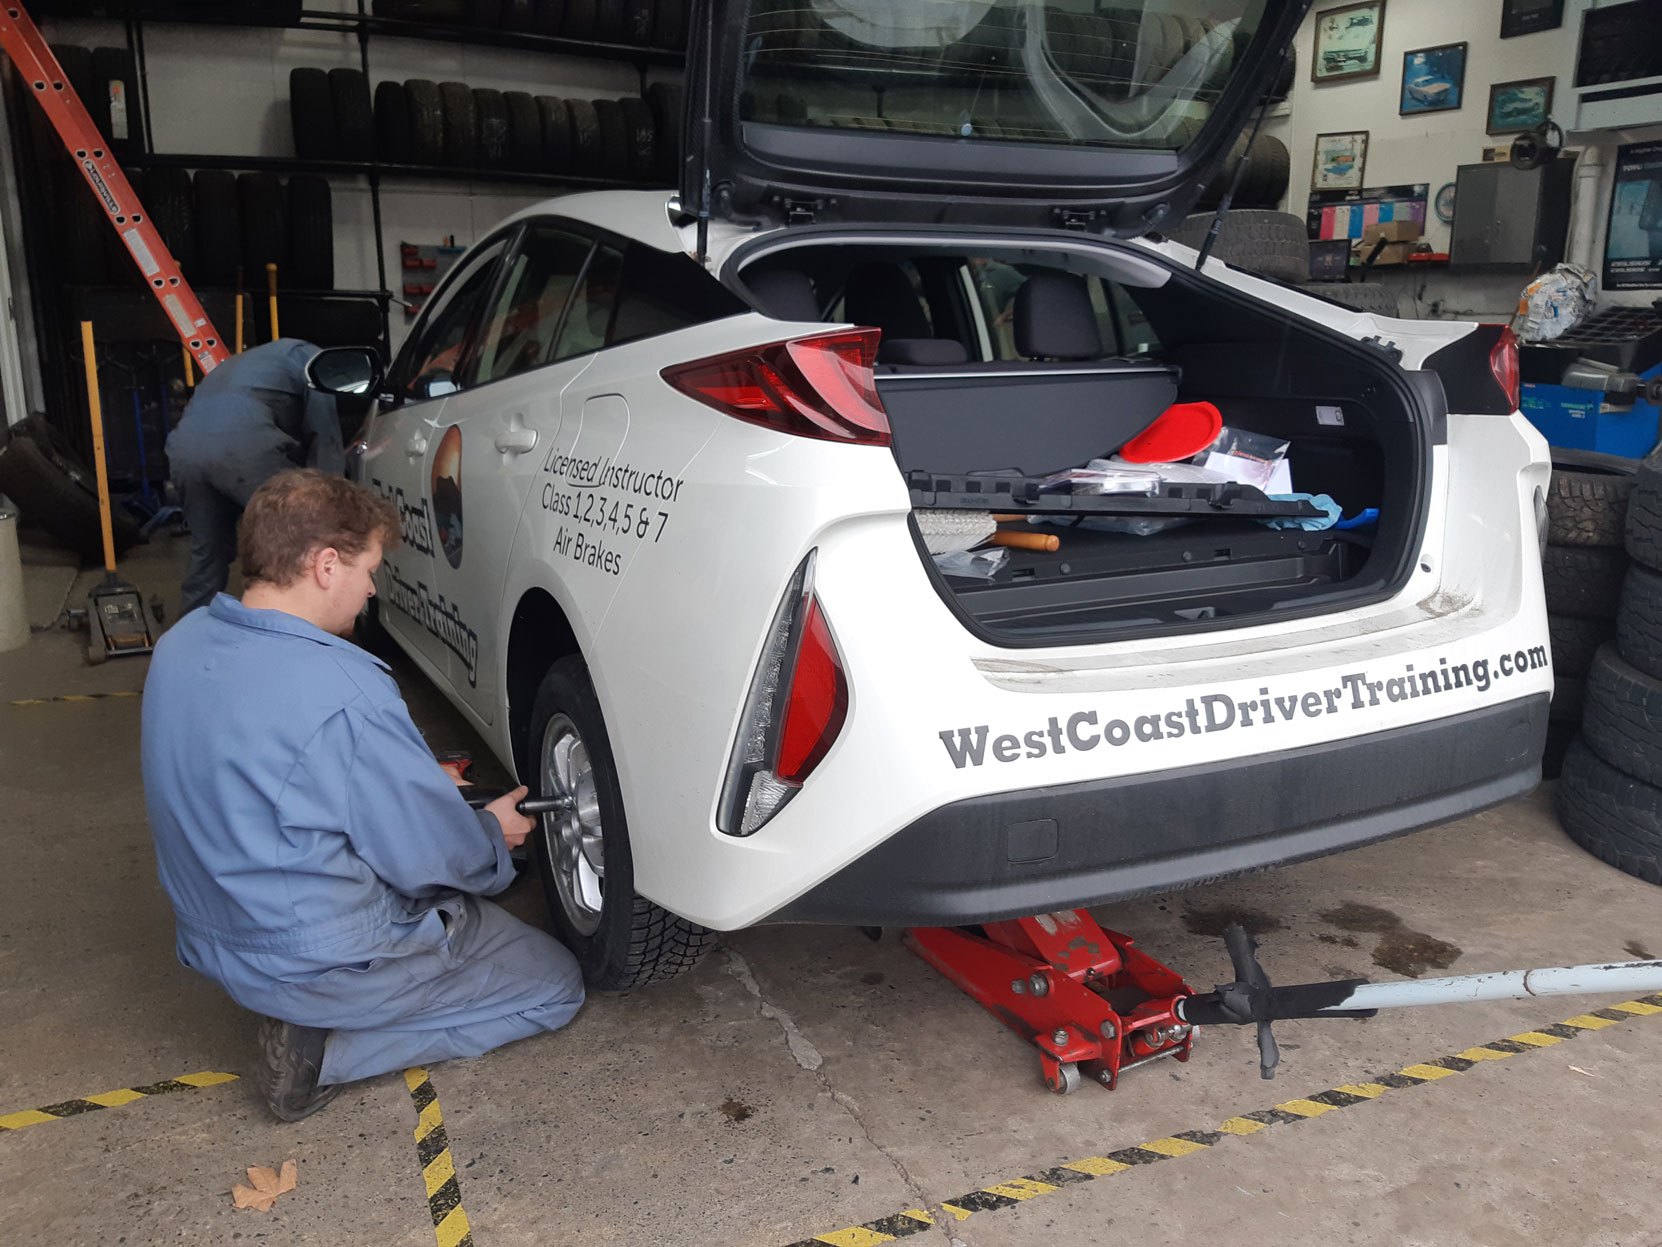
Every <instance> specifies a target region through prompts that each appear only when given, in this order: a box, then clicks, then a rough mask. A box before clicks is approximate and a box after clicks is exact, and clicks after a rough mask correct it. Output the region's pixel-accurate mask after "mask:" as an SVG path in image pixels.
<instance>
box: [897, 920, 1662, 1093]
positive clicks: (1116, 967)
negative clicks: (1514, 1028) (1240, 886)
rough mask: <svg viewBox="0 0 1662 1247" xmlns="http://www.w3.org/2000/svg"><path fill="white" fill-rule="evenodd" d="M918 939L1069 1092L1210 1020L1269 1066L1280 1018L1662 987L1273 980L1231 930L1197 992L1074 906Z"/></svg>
mask: <svg viewBox="0 0 1662 1247" xmlns="http://www.w3.org/2000/svg"><path fill="white" fill-rule="evenodd" d="M905 939H906V943H907V945H908V946H909V947H910V948H911V949H912V951H913V952H915V953H917V954H918V955H919V956H920V957H922V958H923V959H924V960H925V961H927V962H928V963H929V964H930V965H932V966H934V967H935V968H936V969H937V970H939V971H940V972H941V973H942V974H944V975H945V976H946V977H947V978H949V979H951V980H952V982H954V983H955V984H957V985H958V986H959V987H960V988H962V989H963V990H964V991H965V992H967V993H969V995H971V996H973V997H974V998H975V999H976V1000H977V1001H978V1002H979V1003H980V1004H981V1006H982V1007H983V1008H985V1009H986V1010H987V1011H988V1012H989V1013H991V1014H992V1015H993V1016H994V1017H996V1018H997V1019H998V1020H999V1021H1001V1022H1003V1023H1004V1025H1006V1026H1008V1027H1009V1028H1010V1029H1011V1030H1013V1031H1015V1032H1016V1033H1017V1034H1018V1035H1021V1036H1022V1037H1023V1038H1025V1039H1027V1040H1029V1041H1030V1042H1032V1044H1033V1045H1034V1046H1035V1047H1036V1048H1038V1050H1039V1065H1040V1068H1041V1071H1042V1073H1043V1076H1044V1082H1045V1085H1046V1086H1047V1087H1049V1088H1050V1089H1051V1090H1052V1091H1055V1092H1058V1093H1059V1094H1062V1095H1066V1094H1068V1093H1069V1092H1072V1091H1074V1090H1075V1089H1077V1088H1078V1086H1079V1085H1080V1082H1081V1081H1082V1078H1085V1077H1088V1078H1090V1079H1091V1080H1092V1081H1094V1082H1098V1083H1101V1084H1102V1085H1103V1086H1104V1087H1107V1088H1108V1089H1110V1090H1112V1089H1113V1088H1114V1087H1115V1086H1116V1085H1117V1083H1118V1082H1119V1076H1120V1075H1121V1074H1123V1073H1124V1072H1125V1071H1126V1070H1129V1069H1132V1068H1133V1067H1135V1066H1138V1065H1145V1064H1147V1063H1149V1062H1150V1061H1157V1060H1160V1059H1161V1058H1164V1057H1175V1058H1176V1059H1177V1060H1179V1061H1187V1060H1188V1059H1189V1055H1190V1053H1191V1052H1192V1051H1193V1048H1194V1041H1195V1035H1196V1033H1197V1031H1198V1028H1199V1027H1201V1026H1211V1025H1218V1024H1222V1023H1228V1024H1233V1025H1241V1026H1247V1025H1251V1026H1256V1027H1257V1028H1258V1057H1259V1074H1260V1076H1261V1077H1263V1078H1273V1077H1275V1068H1276V1065H1277V1064H1278V1063H1279V1061H1280V1059H1281V1058H1280V1051H1279V1049H1278V1048H1277V1047H1276V1043H1275V1036H1274V1035H1273V1034H1272V1033H1271V1032H1270V1023H1272V1022H1276V1021H1281V1020H1283V1019H1291V1018H1313V1019H1320V1018H1368V1017H1372V1016H1373V1015H1374V1014H1375V1013H1377V1012H1378V1011H1379V1010H1380V1009H1385V1008H1395V1007H1399V1006H1403V1005H1429V1004H1457V1003H1460V1002H1463V1001H1473V1000H1511V999H1523V998H1525V997H1528V996H1568V995H1585V994H1589V993H1604V992H1610V993H1622V992H1640V993H1643V992H1652V991H1658V990H1662V961H1632V962H1609V963H1604V964H1600V965H1587V966H1565V967H1555V968H1550V969H1539V970H1509V971H1500V972H1493V973H1487V974H1463V975H1456V976H1453V977H1449V978H1439V979H1416V980H1409V981H1407V982H1401V983H1368V982H1365V981H1364V980H1361V979H1342V980H1339V981H1336V982H1331V983H1303V984H1298V985H1296V986H1291V987H1275V986H1273V985H1271V983H1270V980H1269V976H1268V975H1267V974H1265V972H1264V968H1263V966H1261V965H1259V963H1258V957H1257V948H1258V946H1257V944H1256V943H1255V942H1254V941H1253V939H1252V937H1251V936H1249V935H1248V934H1247V933H1246V931H1245V930H1244V929H1243V928H1242V927H1241V926H1240V925H1239V924H1235V925H1231V926H1230V927H1229V928H1228V929H1226V930H1225V932H1224V945H1225V947H1226V948H1227V949H1228V951H1229V958H1230V962H1231V964H1232V965H1233V966H1234V969H1235V982H1233V983H1226V984H1223V985H1221V986H1219V987H1217V988H1216V989H1215V990H1213V991H1210V992H1196V991H1194V990H1193V989H1192V988H1190V987H1189V985H1188V984H1187V983H1185V982H1184V981H1183V979H1182V977H1181V976H1179V975H1178V974H1177V972H1176V971H1174V970H1171V969H1169V968H1168V967H1166V966H1164V965H1162V964H1160V962H1158V961H1156V960H1155V959H1154V958H1152V957H1150V956H1148V955H1147V954H1146V953H1144V952H1142V951H1141V950H1139V949H1138V948H1136V947H1135V945H1134V941H1133V940H1132V939H1131V937H1129V936H1126V935H1122V934H1120V933H1119V932H1117V931H1109V930H1107V929H1106V928H1104V927H1101V926H1099V925H1097V923H1096V922H1095V921H1094V920H1093V919H1092V918H1091V916H1090V915H1089V914H1086V913H1082V912H1080V911H1079V910H1074V909H1068V910H1061V911H1058V912H1056V913H1049V914H1038V915H1036V916H1034V917H1031V918H1016V919H1012V920H1010V921H1007V922H989V923H986V924H984V925H982V926H980V927H912V928H910V929H909V930H908V931H907V932H906V935H905Z"/></svg>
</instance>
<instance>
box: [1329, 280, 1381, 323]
mask: <svg viewBox="0 0 1662 1247" xmlns="http://www.w3.org/2000/svg"><path fill="white" fill-rule="evenodd" d="M1310 293H1311V294H1314V295H1316V296H1318V297H1319V298H1323V299H1331V300H1332V301H1333V302H1335V303H1342V304H1344V305H1345V306H1346V307H1353V308H1355V309H1356V310H1357V311H1358V312H1371V313H1373V314H1374V315H1375V316H1400V315H1401V314H1402V304H1401V301H1400V298H1399V296H1398V294H1397V292H1396V289H1395V288H1394V287H1392V286H1386V285H1382V284H1381V283H1379V282H1377V281H1370V282H1348V281H1340V282H1323V283H1321V284H1320V285H1318V286H1314V287H1312V288H1311V290H1310Z"/></svg>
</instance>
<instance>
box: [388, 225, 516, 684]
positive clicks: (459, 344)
mask: <svg viewBox="0 0 1662 1247" xmlns="http://www.w3.org/2000/svg"><path fill="white" fill-rule="evenodd" d="M508 241H509V235H507V234H505V235H503V236H501V237H499V238H496V239H493V240H491V241H490V242H489V243H487V244H486V245H485V246H484V247H482V248H480V249H479V250H477V251H476V252H474V253H473V254H472V255H469V256H468V257H467V258H466V259H464V260H463V262H462V263H461V264H460V265H458V267H457V268H456V270H455V271H454V272H452V273H451V274H450V276H449V277H448V278H447V280H446V281H445V283H444V285H443V286H442V287H441V289H440V290H439V293H438V296H437V297H436V298H435V299H434V301H433V302H432V303H431V304H429V307H428V311H427V313H426V314H425V315H424V316H423V317H422V319H421V321H420V322H419V323H418V324H417V325H416V328H415V332H414V333H412V334H411V335H410V339H409V341H408V342H407V343H406V344H405V347H404V350H403V351H402V352H401V353H400V355H399V358H398V362H397V363H396V364H395V365H394V368H393V375H392V378H391V380H390V382H389V385H388V389H389V391H390V395H389V397H390V400H391V402H390V405H389V406H387V407H385V408H384V409H383V410H382V411H381V412H380V413H379V414H378V415H377V416H376V418H375V421H374V423H373V424H372V425H371V427H370V432H369V436H368V439H367V441H368V448H367V450H366V452H365V455H364V465H363V480H364V481H365V483H366V484H368V485H369V486H370V487H371V488H372V489H374V490H375V491H376V492H377V493H379V494H380V495H381V496H382V497H383V498H385V499H387V501H389V502H391V503H392V504H393V506H395V507H396V508H397V509H398V520H399V533H400V536H401V537H402V540H401V541H400V542H399V544H398V545H397V546H395V547H394V548H393V549H391V550H388V551H387V552H386V554H385V556H384V557H383V559H382V561H381V569H380V571H379V572H377V573H376V596H377V597H378V598H379V599H380V601H381V606H380V607H379V616H380V619H381V622H382V625H383V626H384V627H385V628H386V629H387V631H389V632H390V633H392V634H393V636H394V637H395V638H396V639H397V640H398V641H399V643H400V644H401V645H402V646H403V647H404V649H405V650H406V651H408V652H409V653H411V654H412V655H414V656H415V657H416V658H417V659H418V661H420V662H421V664H422V665H423V666H424V667H426V668H427V669H428V674H429V675H430V676H432V677H434V678H435V679H438V678H447V677H448V675H449V666H450V664H449V654H450V652H451V650H452V649H453V648H454V647H455V646H456V645H458V644H462V645H464V646H465V641H458V635H459V630H458V629H457V627H456V626H455V623H454V621H453V619H452V618H451V614H452V613H451V612H448V611H447V610H446V606H445V603H444V602H443V600H442V599H441V598H440V597H439V596H438V593H437V590H436V588H435V584H434V579H433V565H434V553H435V551H436V549H437V548H438V547H437V543H438V542H439V540H440V539H441V538H440V534H439V532H438V529H437V526H436V524H435V522H434V515H433V507H432V497H431V494H432V479H433V463H434V459H435V457H436V456H437V455H438V453H439V452H440V450H441V447H440V444H439V443H440V440H441V439H440V436H439V434H440V433H442V431H443V429H444V427H445V425H444V423H443V421H444V411H445V407H446V406H447V404H449V403H450V401H451V400H452V397H453V396H454V395H455V394H456V393H457V392H458V390H459V388H460V383H461V382H460V378H461V375H462V367H463V365H464V363H465V362H466V361H467V358H468V351H469V348H470V347H471V345H472V330H473V327H474V325H475V324H476V322H477V321H478V318H479V313H480V311H481V309H482V308H483V306H484V303H485V298H486V295H487V294H488V293H489V291H490V288H491V283H492V282H493V281H494V280H495V278H496V275H497V266H498V263H499V262H500V260H501V259H502V256H503V253H504V252H505V251H506V249H507V244H508ZM441 561H442V556H441Z"/></svg>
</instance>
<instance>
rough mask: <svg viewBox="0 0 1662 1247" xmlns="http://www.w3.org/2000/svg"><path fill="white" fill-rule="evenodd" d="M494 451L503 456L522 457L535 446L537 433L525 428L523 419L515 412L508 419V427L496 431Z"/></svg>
mask: <svg viewBox="0 0 1662 1247" xmlns="http://www.w3.org/2000/svg"><path fill="white" fill-rule="evenodd" d="M495 445H496V449H497V451H498V452H499V453H501V454H504V455H523V454H525V453H526V452H527V451H529V450H534V449H535V448H536V445H537V431H536V430H535V429H528V428H526V427H525V418H524V417H523V416H521V415H520V414H519V413H518V412H517V411H516V412H515V413H514V414H513V415H512V416H510V417H509V419H508V427H507V428H505V429H499V430H497V434H496V442H495Z"/></svg>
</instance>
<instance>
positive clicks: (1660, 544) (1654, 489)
mask: <svg viewBox="0 0 1662 1247" xmlns="http://www.w3.org/2000/svg"><path fill="white" fill-rule="evenodd" d="M1626 544H1627V552H1628V553H1629V554H1630V555H1632V556H1633V559H1634V561H1635V562H1639V563H1643V564H1644V565H1645V566H1646V567H1649V568H1652V569H1654V570H1656V571H1662V451H1655V450H1653V451H1651V452H1650V454H1648V455H1646V456H1645V457H1644V459H1642V460H1641V461H1640V463H1639V468H1638V471H1637V472H1636V473H1635V474H1634V478H1633V492H1632V493H1631V494H1629V495H1628V500H1627V541H1626Z"/></svg>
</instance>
